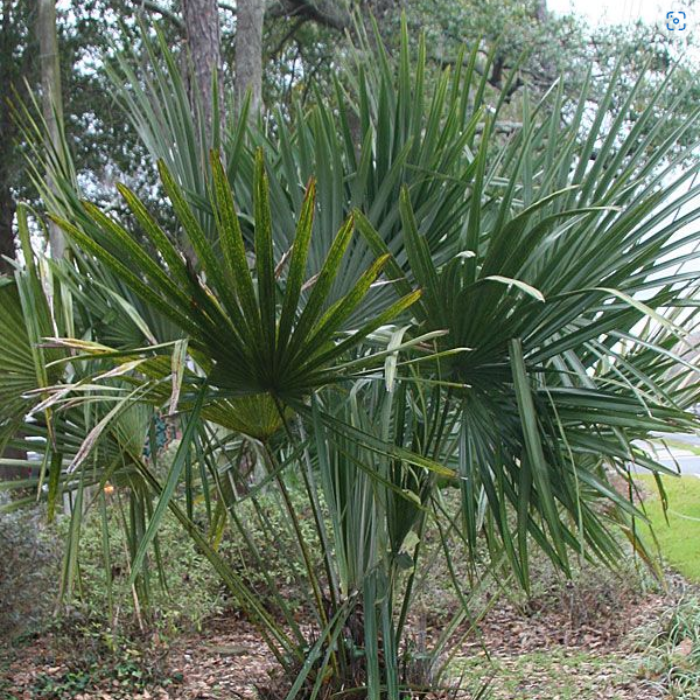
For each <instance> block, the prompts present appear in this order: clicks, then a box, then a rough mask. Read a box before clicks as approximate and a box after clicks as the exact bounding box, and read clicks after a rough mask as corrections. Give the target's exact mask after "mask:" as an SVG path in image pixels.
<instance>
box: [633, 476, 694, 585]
mask: <svg viewBox="0 0 700 700" xmlns="http://www.w3.org/2000/svg"><path fill="white" fill-rule="evenodd" d="M636 478H637V479H638V480H639V481H640V482H641V483H643V484H644V485H645V487H646V488H647V491H648V492H649V497H648V498H647V499H646V501H645V507H646V511H647V515H648V516H649V520H650V521H651V525H652V527H653V529H654V534H655V535H656V539H657V540H658V543H659V548H660V549H661V554H662V556H663V557H664V559H665V560H666V561H667V562H668V564H670V565H671V566H672V567H673V568H674V569H676V570H677V571H679V572H680V573H681V574H683V575H684V576H685V577H686V578H688V579H690V580H691V581H694V582H696V583H700V479H698V478H697V477H696V476H682V477H679V478H677V479H674V478H665V479H664V482H663V483H664V488H665V489H666V493H667V494H668V513H667V515H668V523H667V522H666V518H665V517H664V512H663V507H662V504H661V498H660V497H659V495H658V492H657V490H656V484H655V483H654V480H653V478H652V477H650V476H639V477H636Z"/></svg>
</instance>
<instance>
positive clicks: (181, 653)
mask: <svg viewBox="0 0 700 700" xmlns="http://www.w3.org/2000/svg"><path fill="white" fill-rule="evenodd" d="M675 585H682V584H680V583H679V580H676V583H675ZM615 604H616V606H618V607H617V608H616V609H614V610H613V609H609V608H607V607H606V606H605V605H603V606H601V607H599V609H598V611H597V614H596V618H595V619H591V620H588V621H587V622H586V623H585V624H577V622H576V620H574V619H573V618H572V616H571V615H570V614H569V612H568V611H566V610H565V609H563V608H558V609H555V610H540V611H531V610H530V611H528V612H527V613H524V612H523V611H522V610H520V609H519V607H518V606H516V605H512V604H509V603H504V604H503V605H501V606H497V607H496V608H494V610H493V611H492V612H491V613H490V614H489V615H488V616H487V617H486V618H485V620H484V621H483V622H482V624H481V625H480V626H479V630H480V634H479V635H471V636H470V637H469V638H468V639H467V640H466V641H465V642H464V643H463V644H462V645H461V647H460V648H459V650H458V652H457V653H456V655H455V659H454V661H453V663H452V664H451V667H450V668H451V669H452V673H453V679H452V680H453V681H454V679H456V678H458V677H460V676H463V678H464V680H465V686H466V687H467V688H471V689H472V691H474V695H475V694H476V689H478V687H480V686H481V685H482V684H483V683H486V682H489V683H490V690H491V692H492V696H491V697H493V698H494V699H506V698H508V699H509V700H536V699H541V700H557V699H559V700H569V699H571V700H574V699H576V700H583V699H586V700H594V699H595V700H604V699H608V698H610V699H615V700H633V699H634V700H652V699H656V698H659V699H660V698H662V697H663V695H661V694H660V693H659V692H657V691H656V690H655V689H654V688H653V686H652V685H651V684H650V682H649V680H650V678H649V677H648V676H650V675H651V680H653V674H650V672H649V670H648V669H646V668H645V655H644V653H643V652H642V651H641V650H639V649H636V650H635V646H634V645H635V642H636V636H635V634H636V632H637V631H638V630H639V629H641V628H643V627H644V626H648V625H650V624H653V623H654V621H656V620H657V619H658V617H659V613H660V611H661V610H663V609H664V608H666V607H667V606H668V605H669V597H668V593H660V592H656V593H653V592H649V593H648V594H645V595H629V596H625V597H624V598H622V599H619V600H616V601H615ZM82 657H83V658H82V665H81V662H78V663H76V654H75V650H74V649H71V648H69V647H66V645H65V640H64V639H62V638H61V636H60V635H52V634H48V635H46V634H45V635H42V636H39V637H37V638H35V639H29V640H26V641H25V643H24V644H22V645H21V646H18V647H17V648H15V649H14V650H12V651H10V650H6V651H5V663H4V671H3V672H4V674H5V685H4V688H3V687H2V686H0V697H2V698H3V700H14V699H18V700H19V699H21V700H36V699H38V698H41V699H42V700H43V699H44V698H46V699H47V700H48V699H49V698H74V699H75V700H88V699H89V700H93V699H94V700H117V699H119V700H121V699H126V698H133V699H134V700H149V699H151V698H159V699H161V700H167V699H173V700H174V699H178V700H180V699H182V700H185V699H187V700H195V699H201V700H205V699H209V698H210V699H220V700H224V699H227V698H254V697H255V689H256V686H257V685H264V684H265V683H266V682H267V681H268V673H269V672H270V671H274V664H273V663H272V662H271V660H270V657H269V654H268V653H267V651H266V649H265V647H264V645H263V644H262V643H261V641H260V639H259V637H258V635H257V634H256V633H255V630H254V629H253V628H252V627H251V626H250V625H249V624H248V623H247V622H245V621H244V620H241V619H239V618H237V617H236V616H234V615H232V614H231V613H226V614H224V615H222V616H219V617H216V618H214V619H211V620H209V621H208V623H207V626H206V628H205V629H204V630H203V631H202V632H201V633H200V634H196V635H189V636H186V637H184V638H182V639H179V640H177V642H175V643H174V644H172V645H169V646H163V647H162V648H161V649H159V650H158V648H157V645H156V649H155V650H154V649H152V650H151V654H150V656H149V659H148V660H146V659H142V658H140V657H138V656H132V657H131V658H129V656H128V654H127V655H126V656H125V657H124V656H122V657H121V658H120V659H119V660H118V661H116V662H115V663H114V664H113V665H112V666H110V665H109V664H105V663H104V661H102V662H100V664H101V665H96V666H94V667H92V666H90V664H89V653H87V654H86V653H84V651H83V653H82ZM136 673H140V675H139V676H137V675H135V674H136ZM2 693H4V695H3V694H2ZM463 697H465V698H466V697H470V696H469V695H467V694H465V695H464V696H463Z"/></svg>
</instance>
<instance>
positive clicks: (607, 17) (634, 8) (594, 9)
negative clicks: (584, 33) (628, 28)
mask: <svg viewBox="0 0 700 700" xmlns="http://www.w3.org/2000/svg"><path fill="white" fill-rule="evenodd" d="M684 7H685V4H684V3H682V2H678V0H665V1H664V0H614V1H613V2H611V1H610V0H548V2H547V8H548V9H549V10H551V11H553V12H557V13H562V14H564V13H567V12H575V13H576V14H578V15H582V16H583V17H586V18H587V19H588V20H589V21H590V22H591V23H592V24H600V23H609V24H625V23H627V22H635V21H637V20H638V19H642V20H644V21H645V22H647V23H649V24H651V23H653V22H662V21H663V20H664V19H665V17H666V12H669V11H672V12H673V11H678V10H683V9H684ZM695 12H696V13H700V8H697V9H696V11H695ZM686 14H687V15H688V17H687V19H689V20H692V17H691V14H692V13H691V12H689V11H687V10H686ZM690 24H692V21H691V22H690ZM691 29H692V27H691V26H688V27H687V29H686V31H689V30H691Z"/></svg>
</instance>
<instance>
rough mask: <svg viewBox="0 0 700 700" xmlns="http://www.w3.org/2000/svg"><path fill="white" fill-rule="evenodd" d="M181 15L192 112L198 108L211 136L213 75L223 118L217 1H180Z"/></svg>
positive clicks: (208, 134)
mask: <svg viewBox="0 0 700 700" xmlns="http://www.w3.org/2000/svg"><path fill="white" fill-rule="evenodd" d="M182 16H183V19H184V22H185V31H186V33H187V46H188V48H189V53H190V60H191V62H192V72H193V78H194V83H195V85H196V90H193V91H191V94H190V101H191V103H192V107H193V109H197V105H199V108H200V109H201V117H202V119H203V120H204V128H205V130H206V133H207V136H209V137H210V136H211V129H212V118H213V112H214V106H213V105H214V102H213V99H214V97H213V83H214V76H216V79H217V84H218V89H219V110H220V114H221V117H222V118H223V109H222V108H223V99H222V91H221V29H220V25H219V7H218V3H217V0H182Z"/></svg>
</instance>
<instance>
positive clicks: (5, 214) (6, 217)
mask: <svg viewBox="0 0 700 700" xmlns="http://www.w3.org/2000/svg"><path fill="white" fill-rule="evenodd" d="M16 206H17V205H16V203H15V200H14V197H13V196H12V192H11V191H10V187H9V185H7V184H6V183H4V182H3V183H1V184H0V275H1V274H3V273H11V272H12V265H11V264H10V263H9V262H6V261H5V259H4V258H3V256H5V257H8V258H10V259H13V258H14V257H15V235H14V231H13V229H12V222H13V221H14V218H15V209H16Z"/></svg>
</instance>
